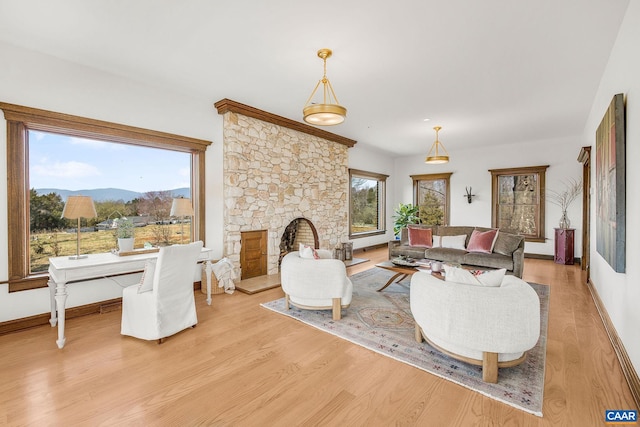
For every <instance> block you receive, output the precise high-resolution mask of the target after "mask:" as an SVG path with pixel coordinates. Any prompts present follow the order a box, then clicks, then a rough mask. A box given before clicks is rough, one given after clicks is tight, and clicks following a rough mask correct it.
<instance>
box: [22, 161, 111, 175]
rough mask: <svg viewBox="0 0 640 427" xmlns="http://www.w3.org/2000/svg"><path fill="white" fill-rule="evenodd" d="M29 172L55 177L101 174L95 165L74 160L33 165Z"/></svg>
mask: <svg viewBox="0 0 640 427" xmlns="http://www.w3.org/2000/svg"><path fill="white" fill-rule="evenodd" d="M31 173H32V174H37V175H40V176H52V177H57V178H86V177H88V176H99V175H101V173H100V170H99V169H98V168H96V167H95V166H93V165H90V164H88V163H82V162H74V161H71V162H56V163H53V164H39V165H34V166H32V167H31Z"/></svg>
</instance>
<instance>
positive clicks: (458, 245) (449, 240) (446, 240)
mask: <svg viewBox="0 0 640 427" xmlns="http://www.w3.org/2000/svg"><path fill="white" fill-rule="evenodd" d="M440 240H441V243H440V244H441V245H442V247H443V248H451V249H463V250H464V242H465V241H466V240H467V235H466V234H461V235H459V236H442V237H440Z"/></svg>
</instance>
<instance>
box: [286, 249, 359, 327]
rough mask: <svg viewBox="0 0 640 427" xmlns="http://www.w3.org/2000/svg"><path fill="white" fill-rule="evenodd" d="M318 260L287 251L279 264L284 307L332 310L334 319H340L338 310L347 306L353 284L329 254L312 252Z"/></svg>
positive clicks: (342, 266) (340, 264)
mask: <svg viewBox="0 0 640 427" xmlns="http://www.w3.org/2000/svg"><path fill="white" fill-rule="evenodd" d="M314 252H315V253H316V255H317V256H318V257H319V258H318V259H315V258H313V257H311V258H302V257H300V252H298V251H295V252H289V253H288V254H287V255H285V256H284V258H283V259H282V263H281V265H280V279H281V286H282V290H283V291H284V293H285V308H286V309H287V310H288V309H289V305H294V306H296V307H298V308H301V309H307V310H333V313H332V315H333V320H340V318H341V316H342V311H341V309H343V308H347V307H349V304H351V295H352V293H353V284H352V283H351V280H349V278H348V277H347V269H346V268H345V265H344V262H342V261H340V260H338V259H332V258H331V255H332V254H331V251H327V250H321V249H319V250H314Z"/></svg>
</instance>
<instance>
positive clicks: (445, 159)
mask: <svg viewBox="0 0 640 427" xmlns="http://www.w3.org/2000/svg"><path fill="white" fill-rule="evenodd" d="M440 129H442V127H441V126H435V127H434V128H433V130H435V131H436V140H435V141H434V142H433V145H432V146H431V149H430V150H429V154H427V158H426V159H424V162H425V163H427V164H430V165H437V164H441V163H449V153H448V152H447V150H446V148H444V145H442V143H441V142H440V141H439V140H438V132H439V131H440Z"/></svg>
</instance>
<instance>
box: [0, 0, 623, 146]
mask: <svg viewBox="0 0 640 427" xmlns="http://www.w3.org/2000/svg"><path fill="white" fill-rule="evenodd" d="M628 3H629V0H535V1H534V0H484V1H478V0H397V1H395V2H390V1H384V2H383V1H379V0H324V1H318V2H312V1H301V0H268V1H258V0H230V1H226V2H224V3H223V2H222V1H214V0H181V1H175V0H135V1H127V0H92V1H87V0H57V1H50V0H39V1H37V0H0V41H4V42H7V43H10V44H13V45H16V46H21V47H24V48H27V49H32V50H36V51H40V52H44V53H47V54H49V55H53V56H56V57H60V58H63V59H66V60H69V61H72V62H75V63H79V64H83V65H86V66H89V67H93V68H97V69H100V70H104V71H106V72H109V73H113V74H116V75H119V76H123V77H126V78H129V79H132V80H135V81H139V82H144V83H145V84H150V85H154V86H157V87H160V88H170V89H171V90H174V91H179V92H181V93H184V94H188V95H192V96H195V97H198V98H205V99H207V100H208V101H210V102H211V105H212V107H211V108H212V109H213V103H214V102H216V101H218V100H220V99H222V98H229V99H233V100H235V101H238V102H242V103H244V104H248V105H251V106H253V107H256V108H259V109H262V110H266V111H268V112H271V113H274V114H278V115H281V116H284V117H288V118H291V119H293V120H298V121H302V107H303V104H304V103H305V101H306V100H307V98H308V97H309V95H310V94H311V91H312V89H313V87H314V86H315V84H316V83H317V81H318V80H319V79H320V78H321V77H322V60H321V59H319V58H318V57H317V56H316V51H317V50H318V49H319V48H323V47H328V48H330V49H332V50H333V52H334V53H333V56H332V57H331V58H330V59H329V60H328V61H327V76H328V77H329V79H330V80H331V83H332V84H333V87H334V89H335V92H336V95H337V96H338V99H339V101H340V103H341V104H342V105H344V106H345V107H346V108H347V109H348V114H347V120H346V121H345V122H344V123H343V124H341V125H338V126H333V127H326V128H324V129H326V130H328V131H330V132H334V133H337V134H340V135H343V136H346V137H348V138H352V139H355V140H357V141H358V144H359V145H363V146H364V145H366V146H369V147H377V148H379V149H381V150H385V151H387V152H389V153H392V154H393V155H398V156H399V155H409V154H425V153H426V151H427V150H428V149H429V147H430V146H431V143H432V142H433V140H434V136H435V133H434V131H433V130H432V128H433V126H436V125H440V126H442V127H443V129H442V131H441V132H440V140H441V141H442V142H443V143H444V145H445V147H447V149H449V151H455V150H458V149H464V148H465V147H471V146H488V145H495V144H506V143H519V142H524V141H539V140H545V139H551V138H558V137H567V136H576V135H580V134H581V133H582V131H583V128H584V125H585V122H586V119H587V115H588V114H589V110H590V108H591V104H592V102H593V98H594V96H595V93H596V90H597V87H598V84H599V81H600V77H601V75H602V72H603V71H604V67H605V65H606V63H607V60H608V58H609V53H610V50H611V47H612V46H613V43H614V41H615V38H616V35H617V33H618V28H619V26H620V24H621V21H622V18H623V16H624V13H625V11H626V8H627V5H628ZM425 118H429V119H430V120H429V121H428V122H425V121H424V119H425Z"/></svg>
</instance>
